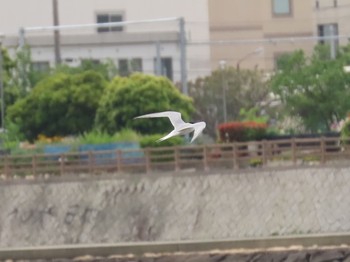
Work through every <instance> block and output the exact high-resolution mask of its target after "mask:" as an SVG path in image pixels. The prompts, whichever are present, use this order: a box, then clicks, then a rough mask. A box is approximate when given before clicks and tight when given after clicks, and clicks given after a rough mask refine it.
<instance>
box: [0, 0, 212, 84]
mask: <svg viewBox="0 0 350 262" xmlns="http://www.w3.org/2000/svg"><path fill="white" fill-rule="evenodd" d="M57 2H58V14H59V24H60V25H77V24H94V23H104V22H118V21H134V20H148V19H159V18H170V17H183V18H184V20H185V32H186V37H187V40H189V41H193V40H203V39H209V26H208V5H207V1H203V0H193V1H188V0H177V1H172V0H147V1H140V0H57ZM52 25H53V1H49V0H31V1H27V0H11V1H9V0H0V32H2V33H4V34H5V36H6V38H5V41H4V45H5V46H7V47H8V48H9V49H10V50H11V51H12V52H14V50H15V49H16V47H17V46H18V42H19V31H20V28H21V27H24V28H29V27H37V26H52ZM179 33H180V31H179V21H172V22H157V23H140V24H132V25H124V26H122V27H117V26H113V27H103V28H96V27H85V28H79V29H65V30H60V36H61V37H60V51H61V58H62V61H63V62H64V63H67V64H71V65H75V64H78V63H80V61H81V60H82V59H95V60H104V59H112V60H113V61H114V62H115V63H116V65H117V66H118V67H119V70H120V73H122V74H127V73H128V72H129V71H142V72H145V73H152V74H154V73H155V72H156V57H157V45H156V43H157V42H158V41H159V42H160V47H161V48H160V55H161V57H162V59H161V65H162V74H164V75H167V76H168V77H169V78H170V79H172V80H173V81H174V82H179V81H180V80H181V70H180V69H181V68H180V55H181V53H180V45H179V41H180V37H179V36H180V34H179ZM25 40H26V43H28V44H29V45H30V46H31V48H32V59H33V61H34V63H35V65H36V66H37V67H38V68H41V67H47V66H49V65H51V66H52V65H53V64H54V62H55V52H54V37H53V31H52V30H41V31H40V30H39V31H26V33H25ZM198 57H200V58H201V61H208V62H207V63H206V62H201V63H198V62H197V63H196V61H197V60H196V59H198ZM191 59H192V60H193V62H191ZM186 66H187V78H188V80H191V79H195V78H196V77H198V76H201V75H205V74H207V73H208V72H210V47H209V46H200V47H196V48H187V63H186Z"/></svg>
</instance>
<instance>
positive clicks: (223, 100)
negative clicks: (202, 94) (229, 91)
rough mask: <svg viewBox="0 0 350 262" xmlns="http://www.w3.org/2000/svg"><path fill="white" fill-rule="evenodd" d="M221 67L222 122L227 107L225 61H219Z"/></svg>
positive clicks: (225, 118) (225, 117) (225, 120)
mask: <svg viewBox="0 0 350 262" xmlns="http://www.w3.org/2000/svg"><path fill="white" fill-rule="evenodd" d="M220 68H221V84H222V112H223V118H224V123H226V122H227V107H226V80H225V69H226V61H225V60H221V61H220Z"/></svg>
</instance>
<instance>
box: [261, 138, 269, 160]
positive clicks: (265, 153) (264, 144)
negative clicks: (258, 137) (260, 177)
mask: <svg viewBox="0 0 350 262" xmlns="http://www.w3.org/2000/svg"><path fill="white" fill-rule="evenodd" d="M267 146H268V142H267V141H266V139H264V140H262V159H263V165H264V166H266V165H267V160H268V151H267Z"/></svg>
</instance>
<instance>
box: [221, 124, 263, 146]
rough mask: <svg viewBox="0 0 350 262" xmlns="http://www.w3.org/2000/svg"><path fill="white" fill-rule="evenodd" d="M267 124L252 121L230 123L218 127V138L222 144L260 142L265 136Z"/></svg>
mask: <svg viewBox="0 0 350 262" xmlns="http://www.w3.org/2000/svg"><path fill="white" fill-rule="evenodd" d="M266 128H267V124H265V123H256V122H254V121H246V122H230V123H224V124H221V125H219V127H218V129H219V136H220V140H221V141H223V142H234V141H237V142H244V141H251V140H261V139H262V138H263V137H264V135H265V134H266Z"/></svg>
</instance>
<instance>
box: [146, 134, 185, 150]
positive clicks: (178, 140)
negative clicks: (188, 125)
mask: <svg viewBox="0 0 350 262" xmlns="http://www.w3.org/2000/svg"><path fill="white" fill-rule="evenodd" d="M163 136H165V135H162V134H155V135H145V136H142V137H141V139H140V145H141V147H142V148H146V147H166V146H178V145H183V144H184V138H183V137H179V136H176V137H172V138H170V139H167V140H164V141H162V142H157V140H158V139H159V138H161V137H163Z"/></svg>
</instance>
